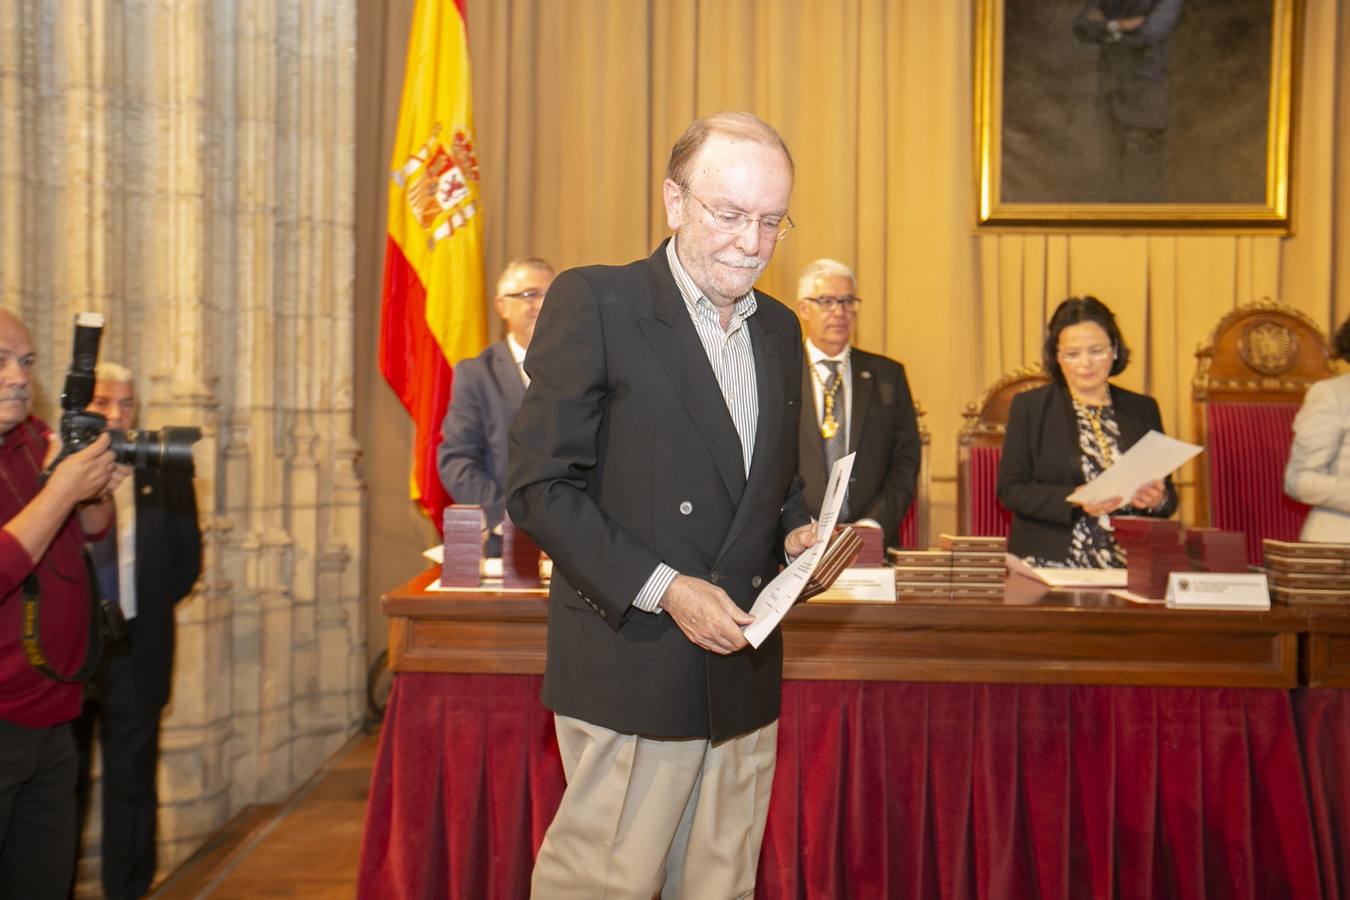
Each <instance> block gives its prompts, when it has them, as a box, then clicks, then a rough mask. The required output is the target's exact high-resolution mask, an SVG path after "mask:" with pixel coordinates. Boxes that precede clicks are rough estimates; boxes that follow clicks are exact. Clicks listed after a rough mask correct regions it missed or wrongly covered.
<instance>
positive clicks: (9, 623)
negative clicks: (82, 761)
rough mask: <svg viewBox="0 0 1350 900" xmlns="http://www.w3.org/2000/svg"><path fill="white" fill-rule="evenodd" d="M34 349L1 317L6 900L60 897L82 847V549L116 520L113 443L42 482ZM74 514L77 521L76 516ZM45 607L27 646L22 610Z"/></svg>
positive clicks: (1, 730) (1, 741) (95, 446)
mask: <svg viewBox="0 0 1350 900" xmlns="http://www.w3.org/2000/svg"><path fill="white" fill-rule="evenodd" d="M33 360H34V352H33V341H32V338H31V337H30V336H29V334H28V329H27V328H25V327H24V325H23V323H22V322H20V321H19V320H18V318H16V317H15V316H14V315H13V314H12V313H9V312H7V311H4V310H0V482H3V486H0V522H3V525H2V526H0V898H8V897H25V898H42V897H53V898H62V900H64V898H65V897H66V896H67V894H68V892H69V890H70V882H71V874H72V868H73V864H74V857H73V854H72V848H73V847H74V845H75V774H76V750H75V742H74V740H73V738H72V736H71V728H70V724H69V723H70V721H71V720H72V719H74V718H75V717H76V716H78V715H79V713H80V693H81V687H80V684H79V683H77V682H73V681H59V680H56V679H54V678H51V677H49V676H48V675H45V674H43V672H42V671H39V669H38V668H37V667H36V665H35V660H34V656H36V662H38V663H42V664H44V665H46V666H47V667H49V668H50V669H52V670H54V671H55V672H56V673H60V674H62V675H64V676H69V675H70V673H73V672H75V671H76V670H77V669H79V668H80V665H81V662H82V661H83V660H84V659H85V653H86V649H87V647H86V644H87V642H88V639H89V625H90V593H91V585H90V583H89V574H88V570H87V569H86V567H85V562H84V557H83V553H82V550H81V545H82V543H83V542H84V541H85V539H86V538H90V537H93V538H97V537H100V536H101V535H102V534H103V532H104V531H106V530H107V527H108V524H109V522H110V517H111V513H112V503H111V501H110V493H111V491H112V489H113V488H115V487H116V485H117V483H118V482H120V481H121V478H122V477H123V476H122V475H121V474H120V473H115V471H114V464H113V463H114V461H113V454H112V452H111V450H110V442H109V438H108V437H107V436H106V435H103V436H100V437H99V438H98V440H96V441H94V442H93V443H92V444H90V445H89V446H88V447H86V448H84V449H83V450H80V451H78V452H76V453H72V454H70V455H69V456H67V457H66V458H65V459H64V460H62V461H61V463H60V464H59V465H57V467H56V468H55V469H54V470H53V472H52V474H51V477H50V479H49V480H48V481H47V483H46V485H45V486H43V487H39V486H38V477H39V475H40V473H41V472H42V470H43V468H44V467H45V465H46V464H47V462H48V461H49V460H51V459H53V458H55V456H56V455H57V452H58V451H59V450H60V441H59V440H58V439H57V438H56V436H55V435H53V434H52V432H51V429H49V428H48V427H47V426H46V425H45V424H43V423H42V422H41V421H39V420H38V419H36V418H34V417H33V416H31V415H30V414H29V407H30V401H31V398H32V392H31V380H32V368H33ZM77 510H78V516H76V515H72V513H73V512H76V511H77ZM35 599H40V602H41V605H40V608H39V609H38V614H37V615H36V617H35V618H36V624H37V634H36V636H35V638H36V639H35V641H34V642H33V645H32V646H31V647H26V646H25V641H24V624H25V621H24V611H25V606H28V605H30V604H32V603H33V602H34V600H35Z"/></svg>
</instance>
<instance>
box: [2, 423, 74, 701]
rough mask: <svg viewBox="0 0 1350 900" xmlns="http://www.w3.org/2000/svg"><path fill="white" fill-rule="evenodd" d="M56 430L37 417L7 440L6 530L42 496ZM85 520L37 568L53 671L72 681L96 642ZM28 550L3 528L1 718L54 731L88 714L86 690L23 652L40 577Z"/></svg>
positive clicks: (68, 526)
mask: <svg viewBox="0 0 1350 900" xmlns="http://www.w3.org/2000/svg"><path fill="white" fill-rule="evenodd" d="M49 433H50V429H49V428H48V427H47V426H46V425H45V424H43V423H42V422H41V421H40V420H38V419H36V418H34V417H33V416H29V417H28V419H27V420H26V421H24V422H22V423H20V424H19V425H17V426H15V427H14V429H13V430H11V431H10V432H9V433H8V434H6V435H4V437H3V439H0V524H2V523H4V522H8V521H9V520H10V519H12V518H14V517H15V516H16V515H18V514H19V512H20V511H21V510H22V509H23V508H24V507H25V506H27V505H28V504H29V502H31V501H32V499H33V498H34V497H35V496H37V492H38V486H37V479H38V474H39V473H40V471H41V466H42V460H43V458H44V457H45V456H46V454H47V435H48V434H49ZM84 540H85V535H84V532H83V530H81V528H80V520H79V516H78V515H76V514H74V513H72V514H71V516H70V518H69V519H67V520H66V523H65V524H64V525H63V526H61V530H60V532H58V533H57V535H56V537H55V539H53V540H52V543H51V546H50V547H48V548H47V552H46V553H45V554H44V555H43V557H42V559H41V560H40V561H39V562H38V564H37V566H36V571H37V576H38V584H39V587H40V590H41V600H40V602H39V613H40V618H39V620H38V632H39V636H40V637H41V640H42V650H43V653H44V654H45V655H46V657H47V662H48V665H50V666H51V667H52V668H54V669H55V670H56V671H58V672H62V673H65V674H71V673H73V672H75V671H76V670H78V669H79V667H80V664H81V663H83V662H84V654H85V645H86V644H87V643H88V641H89V590H90V586H89V573H88V571H87V570H86V569H85V565H84V558H83V557H82V556H81V548H82V545H83V543H84ZM34 568H35V567H34V565H33V561H32V560H31V559H30V558H29V557H28V551H26V550H24V548H23V545H22V544H20V543H19V541H18V540H17V539H16V538H15V537H14V536H13V535H11V534H10V533H9V532H7V531H4V530H3V528H2V527H0V719H4V720H5V721H7V722H13V723H14V724H16V725H23V726H26V727H28V728H48V727H50V726H52V725H58V724H60V723H61V722H65V721H68V720H70V719H73V718H75V717H76V716H78V715H79V714H80V690H81V689H80V685H79V684H68V683H63V682H59V681H53V680H52V679H50V678H48V677H46V676H45V675H43V674H42V673H41V672H39V671H38V670H37V669H35V668H33V666H32V664H31V663H29V661H28V657H27V656H26V655H25V654H24V650H23V581H24V578H26V577H27V575H28V573H29V572H32V571H34Z"/></svg>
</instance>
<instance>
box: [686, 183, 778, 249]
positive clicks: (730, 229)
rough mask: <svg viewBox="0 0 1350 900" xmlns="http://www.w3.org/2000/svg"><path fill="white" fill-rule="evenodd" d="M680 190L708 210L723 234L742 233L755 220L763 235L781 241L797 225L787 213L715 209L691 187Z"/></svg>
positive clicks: (714, 224)
mask: <svg viewBox="0 0 1350 900" xmlns="http://www.w3.org/2000/svg"><path fill="white" fill-rule="evenodd" d="M680 190H682V191H684V192H685V193H686V194H688V195H689V196H690V197H693V198H694V201H695V202H696V203H698V205H699V206H701V207H703V208H704V209H705V210H706V211H707V213H708V216H709V217H710V218H711V219H712V224H713V228H714V229H716V230H717V231H720V232H721V233H722V234H740V233H741V232H742V231H744V230H745V226H747V225H749V224H750V223H751V222H754V223H755V224H756V225H757V226H758V227H759V233H760V234H761V235H762V236H764V237H766V238H768V237H771V238H773V239H774V240H775V241H781V240H782V239H783V238H785V237H787V233H788V232H789V231H791V230H792V229H793V228H794V227H795V226H794V225H793V223H792V217H791V216H789V215H787V214H786V213H784V214H783V215H782V216H752V215H750V214H749V213H743V212H741V211H740V210H737V209H713V208H712V207H711V206H709V205H708V204H706V203H704V202H703V201H702V200H700V199H699V197H698V194H695V193H694V192H693V191H691V190H689V188H687V187H681V188H680Z"/></svg>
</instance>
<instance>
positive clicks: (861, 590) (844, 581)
mask: <svg viewBox="0 0 1350 900" xmlns="http://www.w3.org/2000/svg"><path fill="white" fill-rule="evenodd" d="M807 602H808V603H894V602H895V570H894V569H891V568H880V569H877V568H872V569H861V568H860V569H845V570H844V571H843V573H842V574H841V575H840V576H839V577H838V578H836V579H835V581H834V584H832V585H830V589H829V590H828V591H825V592H824V593H821V594H817V595H816V596H814V597H812V598H811V599H810V600H808V601H807Z"/></svg>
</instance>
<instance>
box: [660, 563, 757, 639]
mask: <svg viewBox="0 0 1350 900" xmlns="http://www.w3.org/2000/svg"><path fill="white" fill-rule="evenodd" d="M661 608H662V609H664V610H665V611H666V612H667V613H668V614H669V615H670V617H671V618H672V619H673V620H675V624H676V625H678V626H680V630H681V631H683V632H684V636H685V637H687V638H689V640H690V641H691V642H693V643H694V644H697V645H698V646H700V647H702V648H703V649H704V650H710V651H712V652H713V653H720V654H722V655H723V656H725V655H727V654H728V653H735V652H736V651H737V650H739V649H741V648H742V647H744V646H746V640H745V635H743V634H741V628H740V626H742V625H749V624H750V623H751V622H753V621H755V617H754V616H752V615H750V614H749V613H747V612H746V611H745V610H743V609H741V608H740V607H739V606H737V605H736V604H735V603H732V602H731V598H730V597H728V596H727V592H726V591H724V590H722V589H721V588H719V587H717V586H715V585H712V584H709V583H708V582H706V581H703V580H702V579H700V578H691V577H690V576H688V575H676V576H675V580H674V581H672V582H671V583H670V587H668V588H666V592H665V593H664V594H662V595H661Z"/></svg>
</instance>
